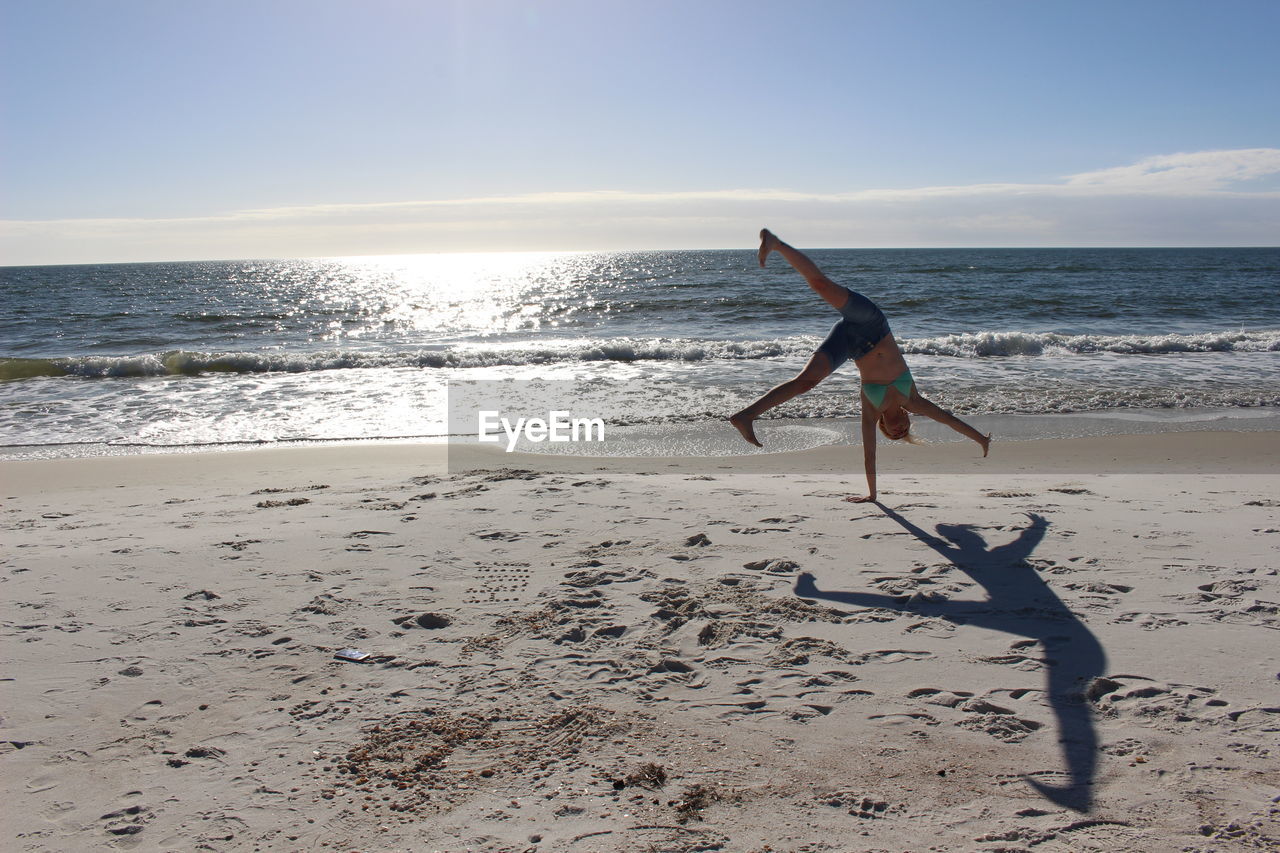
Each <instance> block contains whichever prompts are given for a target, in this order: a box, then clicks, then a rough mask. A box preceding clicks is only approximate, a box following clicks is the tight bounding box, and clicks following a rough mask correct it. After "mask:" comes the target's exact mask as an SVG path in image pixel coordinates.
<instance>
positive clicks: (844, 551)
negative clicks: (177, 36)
mask: <svg viewBox="0 0 1280 853" xmlns="http://www.w3.org/2000/svg"><path fill="white" fill-rule="evenodd" d="M439 451H440V448H425V447H413V446H403V445H402V446H381V447H374V446H370V447H334V448H325V449H321V450H310V449H309V450H281V451H252V452H238V453H210V454H203V455H198V456H146V457H130V458H116V459H90V460H71V461H49V462H21V463H4V464H3V465H0V478H3V479H2V480H0V482H2V483H3V485H0V497H3V498H4V501H3V516H2V521H0V525H2V526H0V529H3V531H4V532H3V541H4V550H3V557H2V561H0V580H2V581H3V585H2V586H0V591H2V592H3V594H2V595H0V599H2V600H3V603H2V604H0V607H2V608H3V614H2V619H3V624H2V626H0V633H2V635H3V636H4V638H5V655H4V658H5V660H4V665H3V671H2V672H0V679H2V680H0V702H2V705H0V715H2V717H3V719H2V721H0V767H3V774H2V778H3V782H2V783H0V784H2V785H3V789H2V791H0V802H2V803H3V805H0V809H3V812H4V820H3V827H4V828H3V837H4V840H5V846H6V848H7V849H12V850H75V851H79V850H89V849H103V848H111V847H119V848H125V849H146V850H151V849H157V850H158V849H165V850H191V849H205V850H254V849H262V850H295V849H296V850H302V849H307V850H313V849H334V850H448V851H462V850H539V851H544V850H545V851H561V850H563V851H614V850H655V851H656V850H726V851H748V850H755V851H764V850H772V851H837V850H838V851H870V850H885V851H890V850H891V851H925V850H984V851H996V850H1004V851H1013V850H1034V851H1038V852H1039V853H1048V851H1089V850H1099V851H1103V850H1105V851H1114V850H1126V849H1127V850H1186V851H1197V850H1205V851H1208V850H1234V849H1239V850H1262V849H1276V846H1277V845H1278V844H1280V826H1278V825H1277V821H1278V815H1280V805H1278V800H1277V794H1280V771H1278V770H1277V767H1278V766H1280V762H1278V761H1277V759H1278V758H1280V735H1278V732H1280V656H1278V655H1277V653H1276V650H1277V648H1280V643H1277V640H1278V639H1280V634H1277V629H1280V576H1278V574H1277V568H1276V567H1277V565H1280V561H1278V560H1277V546H1280V434H1278V433H1254V434H1212V433H1205V434H1180V435H1164V436H1144V437H1140V438H1120V439H1116V438H1111V439H1091V440H1078V441H1061V442H1025V443H1005V444H996V445H994V446H993V451H992V458H991V459H989V460H986V461H985V462H984V461H982V460H979V459H975V458H972V453H971V451H972V447H968V448H966V447H963V446H941V447H932V448H923V449H905V450H902V449H897V448H895V449H894V450H892V451H889V452H886V453H884V454H882V455H883V459H882V472H881V480H882V483H881V485H882V488H883V489H884V492H883V494H882V501H883V504H884V507H885V508H887V510H888V511H886V509H885V508H881V507H877V506H874V505H872V506H865V505H852V504H848V503H843V502H842V501H841V500H840V497H842V496H843V495H847V494H850V493H851V492H857V491H858V490H859V489H860V488H861V482H860V481H861V472H860V464H859V458H858V451H857V449H856V448H826V449H821V450H817V451H809V452H805V453H798V454H788V455H780V456H771V457H755V458H751V459H749V460H748V459H704V460H692V459H682V460H652V459H651V460H628V461H624V462H609V461H607V460H599V459H596V460H573V459H566V458H548V457H531V456H519V457H512V456H508V455H506V454H503V453H501V452H491V453H479V452H477V451H468V452H467V453H466V454H464V457H465V458H462V459H459V458H457V456H455V458H454V460H453V466H452V469H453V470H454V471H455V473H453V474H448V473H444V472H443V469H442V460H441V458H440V453H439ZM467 468H470V469H474V470H473V471H472V472H471V473H456V472H459V471H461V470H462V469H467ZM504 469H508V470H504ZM509 469H523V470H522V471H512V470H509ZM264 489H278V490H281V491H274V492H263V491H261V490H264ZM291 500H292V501H296V503H295V504H294V505H290V504H289V503H288V502H289V501H291ZM271 502H280V503H281V504H283V505H270V503H271ZM347 647H353V648H358V649H362V650H366V651H368V652H370V653H371V654H372V655H373V658H372V659H371V661H370V662H366V663H344V662H341V661H338V660H335V659H334V652H335V651H336V650H338V649H343V648H347ZM1082 690H1087V691H1088V695H1089V697H1090V698H1089V699H1082V698H1081V697H1080V693H1081V691H1082ZM1063 737H1065V738H1066V742H1065V743H1060V742H1059V740H1060V738H1063Z"/></svg>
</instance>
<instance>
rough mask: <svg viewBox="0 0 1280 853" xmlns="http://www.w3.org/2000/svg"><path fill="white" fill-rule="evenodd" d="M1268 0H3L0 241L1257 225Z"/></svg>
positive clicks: (508, 244) (1053, 241) (679, 237)
mask: <svg viewBox="0 0 1280 853" xmlns="http://www.w3.org/2000/svg"><path fill="white" fill-rule="evenodd" d="M1278 32H1280V2H1277V0H1255V2H1245V0H1213V1H1212V2H1210V0H1202V2H1178V0H1157V2H1145V0H1119V2H1118V1H1117V0H1106V2H1090V1H1089V0H1062V2H1050V0H992V2H983V0H876V2H861V0H843V2H806V0H797V2H791V3H778V2H776V0H771V2H755V0H732V2H720V0H680V2H665V0H643V2H639V1H638V0H583V2H576V0H526V2H515V0H456V2H442V0H359V2H346V0H342V1H341V2H340V1H339V0H252V2H241V0H218V1H217V2H204V0H76V1H75V2H69V0H38V1H37V0H0V85H2V86H3V89H2V90H0V97H2V100H0V109H2V113H0V220H3V221H2V222H0V263H8V264H16V263H57V262H93V261H119V260H181V259H204V258H241V257H285V256H316V255H347V254H385V253H402V252H435V251H489V250H523V249H626V248H704V247H707V248H709V247H731V246H744V245H751V244H752V243H753V241H754V235H755V232H756V231H757V230H758V229H759V227H760V226H762V225H769V226H770V227H773V228H774V229H775V230H777V231H778V232H779V233H781V234H783V236H785V237H787V238H789V239H791V240H792V241H793V242H796V243H797V244H800V245H804V246H812V247H818V246H826V247H835V246H975V245H977V246H1023V245H1042V246H1053V245H1159V246H1163V245H1276V244H1277V243H1280V240H1278V239H1277V238H1278V237H1280V108H1278V103H1280V98H1278V96H1277V93H1278V92H1280V59H1277V51H1276V50H1275V40H1276V33H1278Z"/></svg>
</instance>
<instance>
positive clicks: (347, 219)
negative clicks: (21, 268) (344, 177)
mask: <svg viewBox="0 0 1280 853" xmlns="http://www.w3.org/2000/svg"><path fill="white" fill-rule="evenodd" d="M1275 175H1280V149H1277V148H1250V149H1237V150H1223V151H1201V152H1192V153H1180V154H1167V155H1160V156H1156V157H1148V158H1145V159H1143V160H1140V161H1138V162H1137V163H1134V164H1132V165H1128V166H1120V167H1115V168H1109V169H1102V170H1098V171H1092V172H1084V173H1080V174H1075V175H1069V176H1067V177H1065V178H1062V179H1061V180H1060V181H1058V182H1053V183H990V184H972V185H959V186H933V187H916V188H906V189H868V190H858V191H852V192H841V193H807V192H796V191H792V190H787V189H776V188H775V189H771V188H763V189H751V188H746V189H722V190H698V191H650V192H635V191H625V190H591V191H577V192H543V193H529V194H522V195H506V196H483V197H474V198H453V199H427V200H413V201H395V202H369V203H356V204H320V205H307V206H282V207H272V208H259V209H250V210H240V211H232V212H228V213H223V214H213V215H209V216H198V217H180V218H169V219H165V218H151V219H148V218H114V219H111V218H107V219H103V218H98V219H60V220H31V221H15V220H10V221H3V222H0V258H4V259H5V260H4V261H3V262H4V263H59V262H66V263H72V262H94V261H107V260H163V259H173V258H181V257H187V258H211V257H306V256H315V255H330V256H331V255H341V254H390V253H397V252H432V251H500V250H527V249H547V248H550V249H575V248H580V249H607V248H613V249H627V248H700V247H710V246H731V245H741V244H742V243H743V241H744V239H746V240H748V242H749V237H747V238H744V236H743V235H744V234H746V235H750V234H754V232H755V230H756V229H758V228H759V227H760V225H762V224H766V223H768V224H770V225H772V226H777V227H779V228H783V227H785V228H787V229H788V230H789V231H792V232H794V233H796V234H797V235H798V236H799V235H801V234H802V235H803V238H804V240H805V242H806V244H808V245H828V246H839V245H860V246H948V245H953V246H973V245H985V246H1015V245H1040V246H1050V245H1131V246H1132V245H1270V244H1274V242H1275V235H1276V234H1277V233H1280V191H1275V190H1269V189H1257V188H1256V186H1257V183H1258V182H1260V181H1262V180H1263V179H1267V178H1271V177H1273V176H1275ZM1251 184H1252V185H1253V187H1254V188H1251Z"/></svg>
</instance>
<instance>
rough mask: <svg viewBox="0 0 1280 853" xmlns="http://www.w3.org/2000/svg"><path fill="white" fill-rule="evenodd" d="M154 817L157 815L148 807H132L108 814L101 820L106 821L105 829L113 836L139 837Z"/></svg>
mask: <svg viewBox="0 0 1280 853" xmlns="http://www.w3.org/2000/svg"><path fill="white" fill-rule="evenodd" d="M153 817H155V814H154V813H153V812H152V811H151V809H149V808H147V807H146V806H144V805H131V806H125V807H124V808H122V809H117V810H116V811H113V812H108V813H106V814H104V815H103V816H102V817H100V818H99V820H103V821H106V826H105V827H104V828H105V829H106V831H107V832H108V833H110V834H111V835H137V834H138V833H139V832H142V829H143V827H144V826H146V824H147V823H148V822H149V821H150V820H151V819H152V818H153Z"/></svg>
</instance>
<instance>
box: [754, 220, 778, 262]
mask: <svg viewBox="0 0 1280 853" xmlns="http://www.w3.org/2000/svg"><path fill="white" fill-rule="evenodd" d="M779 242H781V241H779V240H778V238H777V237H775V236H774V234H773V232H772V231H770V230H769V229H768V228H761V229H760V250H759V251H758V252H756V260H758V261H759V262H760V266H764V262H765V259H766V258H768V257H769V253H770V252H772V251H773V250H774V249H776V248H778V243H779Z"/></svg>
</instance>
